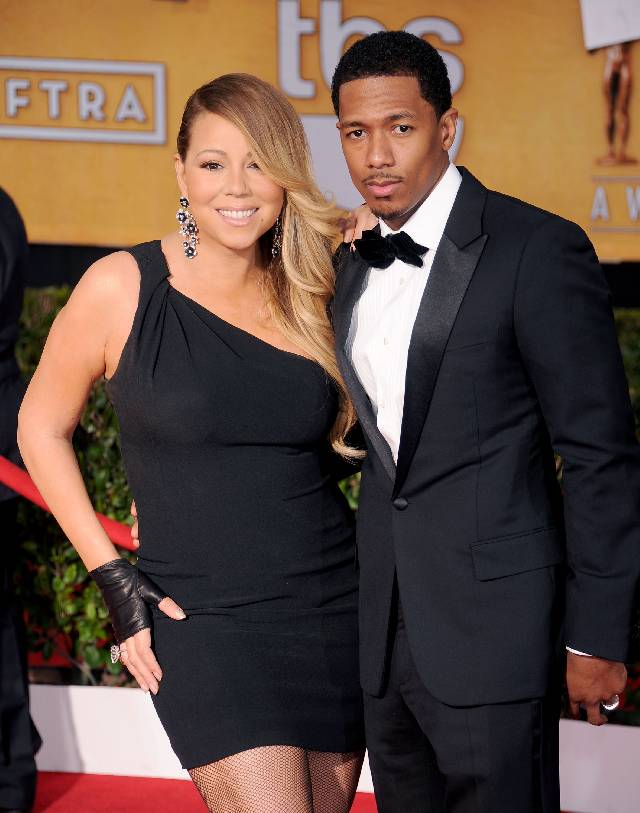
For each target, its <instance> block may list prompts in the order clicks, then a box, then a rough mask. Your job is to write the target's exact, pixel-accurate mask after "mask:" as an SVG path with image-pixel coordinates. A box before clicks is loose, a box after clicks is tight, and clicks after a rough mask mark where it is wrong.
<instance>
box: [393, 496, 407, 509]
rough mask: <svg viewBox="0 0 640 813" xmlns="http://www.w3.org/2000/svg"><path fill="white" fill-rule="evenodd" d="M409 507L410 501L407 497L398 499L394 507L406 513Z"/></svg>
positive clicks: (394, 502)
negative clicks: (405, 510)
mask: <svg viewBox="0 0 640 813" xmlns="http://www.w3.org/2000/svg"><path fill="white" fill-rule="evenodd" d="M408 505H409V501H408V500H407V499H406V498H405V497H396V498H395V500H394V501H393V507H394V508H395V509H396V510H398V511H404V509H405V508H406V507H407V506H408Z"/></svg>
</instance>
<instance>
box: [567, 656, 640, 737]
mask: <svg viewBox="0 0 640 813" xmlns="http://www.w3.org/2000/svg"><path fill="white" fill-rule="evenodd" d="M626 683H627V670H626V667H625V665H624V664H623V663H618V662H617V661H607V660H604V658H589V657H587V656H585V655H575V654H574V653H573V652H567V689H568V691H569V702H570V705H571V714H572V715H573V717H578V715H579V714H580V706H582V707H583V708H584V709H585V711H586V712H587V720H588V721H589V722H590V723H591V724H592V725H602V724H603V723H606V722H607V718H606V717H605V715H604V714H603V713H602V710H601V708H600V704H601V703H611V702H612V701H613V699H614V695H616V694H622V692H623V691H624V687H625V685H626Z"/></svg>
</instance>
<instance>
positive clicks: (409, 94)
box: [332, 32, 640, 813]
mask: <svg viewBox="0 0 640 813" xmlns="http://www.w3.org/2000/svg"><path fill="white" fill-rule="evenodd" d="M332 95H333V102H334V106H335V109H336V114H337V115H338V119H339V121H338V128H339V131H340V137H341V141H342V147H343V150H344V155H345V158H346V161H347V164H348V167H349V171H350V174H351V177H352V180H353V182H354V184H355V186H356V187H357V188H358V190H359V191H360V193H361V194H362V196H363V198H364V200H365V202H366V203H367V204H368V205H369V207H370V208H371V210H372V211H373V213H374V214H375V215H376V216H377V217H378V218H379V228H378V229H376V230H373V231H365V232H364V234H363V236H362V238H361V239H359V240H356V241H355V243H354V244H353V245H351V246H348V245H343V246H342V247H341V248H340V249H339V251H338V254H337V255H336V265H337V283H336V294H335V300H334V303H333V317H334V327H335V331H336V341H337V355H338V361H339V364H340V367H341V370H342V374H343V376H344V379H345V382H346V384H347V386H348V388H349V390H350V392H351V396H352V398H353V401H354V404H355V406H356V410H357V412H358V416H359V419H360V423H361V425H362V428H363V431H364V434H365V437H366V444H367V450H368V455H367V458H366V461H365V463H364V467H363V471H362V483H361V495H360V508H359V513H358V528H357V539H358V553H359V561H360V572H361V586H360V595H361V604H360V616H361V622H360V628H361V641H360V646H361V679H362V686H363V689H364V694H365V713H366V727H367V742H368V748H369V756H370V764H371V770H372V774H373V781H374V786H375V790H376V796H377V801H378V808H379V811H380V813H414V811H415V812H416V813H417V811H420V812H421V813H423V812H426V811H430V812H435V811H438V813H440V812H441V811H448V812H449V813H471V811H473V813H502V812H503V811H504V813H507V812H508V813H534V812H535V813H537V812H538V811H544V813H550V812H551V811H558V810H559V787H558V784H559V783H558V713H559V696H560V691H559V688H560V687H559V683H560V680H561V678H562V675H561V672H562V671H563V670H564V669H565V666H566V681H567V686H568V694H569V699H570V704H571V708H572V710H573V712H574V714H577V713H578V710H579V707H580V706H582V707H583V708H584V709H585V711H586V715H587V717H588V719H589V721H590V722H591V723H593V724H595V725H598V724H600V723H602V722H605V721H606V717H605V716H603V707H602V705H601V704H605V703H606V704H609V705H610V706H613V705H615V703H616V696H617V694H618V693H620V692H621V691H622V690H623V688H624V686H625V678H626V671H625V666H624V661H625V658H626V656H627V648H628V643H629V637H630V624H631V617H632V604H633V598H634V592H635V589H636V584H637V582H638V574H639V572H640V452H639V447H638V444H637V442H636V438H635V434H634V424H633V418H632V412H631V408H630V403H629V397H628V390H627V383H626V380H625V374H624V371H623V366H622V362H621V358H620V353H619V350H618V345H617V340H616V335H615V330H614V323H613V318H612V313H611V308H610V304H609V293H608V289H607V285H606V282H605V279H604V277H603V273H602V270H601V268H600V265H599V263H598V261H597V258H596V256H595V253H594V251H593V248H592V247H591V245H590V243H589V241H588V240H587V238H586V236H585V234H584V233H583V232H582V230H581V229H580V228H579V227H578V226H576V225H575V224H573V223H570V222H568V221H566V220H563V219H561V218H560V217H557V216H555V215H552V214H550V213H548V212H545V211H542V210H540V209H537V208H535V207H533V206H530V205H528V204H526V203H523V202H521V201H519V200H516V199H514V198H510V197H507V196H506V195H502V194H498V193H496V192H492V191H489V190H487V189H486V188H485V187H484V186H483V185H482V184H481V183H480V181H478V180H477V179H476V178H474V176H473V175H472V174H471V173H470V172H468V171H467V170H465V169H460V170H458V169H457V168H456V167H454V166H453V165H451V164H450V163H449V157H448V152H447V151H448V149H449V148H450V147H451V145H452V143H453V140H454V136H455V129H456V117H457V112H456V110H454V109H453V108H452V106H451V91H450V85H449V80H448V77H447V72H446V68H445V65H444V63H443V61H442V59H441V58H440V56H439V54H438V53H437V51H436V50H435V49H434V48H432V47H431V46H430V45H428V44H427V43H426V42H425V41H423V40H421V39H418V38H417V37H414V36H412V35H410V34H407V33H405V32H382V33H378V34H373V35H371V36H369V37H366V38H364V39H363V40H360V41H359V42H357V43H356V44H355V45H353V46H352V47H351V48H350V49H349V50H348V51H347V52H346V53H345V54H344V56H343V57H342V59H341V60H340V63H339V64H338V67H337V69H336V72H335V75H334V78H333V86H332ZM496 126H499V122H496ZM550 136H553V134H550ZM554 450H555V451H556V452H557V453H558V454H559V455H560V456H561V458H562V461H563V489H562V491H563V494H562V495H561V492H560V488H559V486H558V482H557V478H556V467H555V459H554ZM565 648H566V649H568V650H569V651H568V652H566V651H565Z"/></svg>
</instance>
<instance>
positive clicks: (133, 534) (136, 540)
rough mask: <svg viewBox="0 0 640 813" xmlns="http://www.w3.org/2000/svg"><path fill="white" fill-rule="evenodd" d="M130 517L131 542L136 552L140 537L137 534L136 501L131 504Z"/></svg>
mask: <svg viewBox="0 0 640 813" xmlns="http://www.w3.org/2000/svg"><path fill="white" fill-rule="evenodd" d="M131 516H132V517H133V525H132V526H131V542H132V543H133V547H134V548H135V549H136V550H137V549H138V548H139V547H140V535H139V533H138V509H137V508H136V501H135V500H133V502H132V503H131Z"/></svg>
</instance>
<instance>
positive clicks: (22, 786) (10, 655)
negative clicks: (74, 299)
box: [0, 189, 40, 813]
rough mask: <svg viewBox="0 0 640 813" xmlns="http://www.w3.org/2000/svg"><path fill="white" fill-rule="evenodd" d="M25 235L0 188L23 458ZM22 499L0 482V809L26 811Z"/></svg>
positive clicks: (3, 309) (0, 429)
mask: <svg viewBox="0 0 640 813" xmlns="http://www.w3.org/2000/svg"><path fill="white" fill-rule="evenodd" d="M26 257H27V236H26V233H25V229H24V224H23V222H22V218H21V217H20V214H19V212H18V210H17V208H16V206H15V204H14V203H13V201H12V200H11V198H10V197H9V195H7V193H6V192H4V190H2V189H0V455H2V456H3V457H7V458H9V459H10V460H12V461H13V462H14V463H19V462H20V455H19V452H18V444H17V442H16V430H17V423H18V408H19V406H20V402H21V400H22V396H23V394H24V385H23V383H22V381H21V380H20V372H19V370H18V364H17V362H16V358H15V344H16V341H17V339H18V322H19V319H20V310H21V307H22V295H23V291H24V271H25V264H26ZM17 503H18V499H17V497H16V495H15V493H14V492H13V491H10V490H9V489H8V488H6V487H5V486H4V485H3V484H2V483H0V539H1V540H2V547H1V549H0V813H4V812H5V811H6V812H7V813H24V811H27V810H30V809H31V806H32V804H33V800H34V795H35V788H36V763H35V759H34V754H35V753H36V751H37V750H38V748H39V746H40V737H39V735H38V732H37V731H36V729H35V726H34V725H33V722H32V721H31V717H30V716H29V682H28V679H27V647H26V636H25V629H24V622H23V618H22V608H21V607H20V606H19V604H18V603H17V602H16V598H15V595H14V590H13V574H14V572H15V558H16V554H17V550H16V540H15V537H16V512H17Z"/></svg>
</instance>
